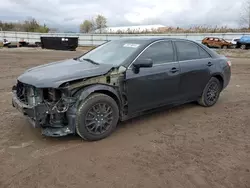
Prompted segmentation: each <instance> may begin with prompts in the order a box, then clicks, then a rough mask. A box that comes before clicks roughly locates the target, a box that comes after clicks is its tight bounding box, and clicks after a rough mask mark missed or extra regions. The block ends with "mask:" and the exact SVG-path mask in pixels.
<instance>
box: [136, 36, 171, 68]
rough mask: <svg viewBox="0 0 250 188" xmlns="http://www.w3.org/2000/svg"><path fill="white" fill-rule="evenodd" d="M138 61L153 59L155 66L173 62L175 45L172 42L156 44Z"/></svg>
mask: <svg viewBox="0 0 250 188" xmlns="http://www.w3.org/2000/svg"><path fill="white" fill-rule="evenodd" d="M138 59H152V60H153V63H154V64H162V63H168V62H173V61H174V50H173V45H172V43H171V42H170V41H161V42H157V43H154V44H152V45H151V46H149V47H148V48H147V49H146V50H145V51H144V52H143V53H142V54H141V55H140V57H139V58H138Z"/></svg>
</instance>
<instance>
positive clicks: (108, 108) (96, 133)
mask: <svg viewBox="0 0 250 188" xmlns="http://www.w3.org/2000/svg"><path fill="white" fill-rule="evenodd" d="M118 120H119V108H118V105H117V103H116V101H115V100H114V99H113V98H111V97H109V96H108V95H104V94H101V93H94V94H91V95H90V96H89V97H88V98H87V99H86V100H84V101H83V102H82V103H81V104H80V105H79V108H78V110H77V117H76V132H77V134H78V135H79V136H80V137H82V138H83V139H84V140H88V141H97V140H101V139H104V138H106V137H108V136H109V135H110V134H111V133H112V132H113V131H114V130H115V128H116V125H117V122H118Z"/></svg>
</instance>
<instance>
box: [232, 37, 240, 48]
mask: <svg viewBox="0 0 250 188" xmlns="http://www.w3.org/2000/svg"><path fill="white" fill-rule="evenodd" d="M239 40H240V39H239V38H233V39H232V40H231V43H232V48H236V47H237V43H238V41H239Z"/></svg>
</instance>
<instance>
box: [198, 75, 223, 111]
mask: <svg viewBox="0 0 250 188" xmlns="http://www.w3.org/2000/svg"><path fill="white" fill-rule="evenodd" d="M221 89H222V84H221V83H220V81H219V80H218V79H217V78H215V77H212V78H211V79H210V80H209V81H208V83H207V85H206V87H205V88H204V90H203V93H202V96H201V97H200V99H199V100H198V103H199V104H200V105H201V106H204V107H210V106H213V105H214V104H215V103H216V102H217V101H218V98H219V96H220V92H221Z"/></svg>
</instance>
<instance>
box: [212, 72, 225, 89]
mask: <svg viewBox="0 0 250 188" xmlns="http://www.w3.org/2000/svg"><path fill="white" fill-rule="evenodd" d="M212 77H215V78H217V79H218V80H219V81H220V84H221V88H224V78H223V76H222V75H221V74H219V73H215V74H213V75H212V76H211V78H212Z"/></svg>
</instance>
